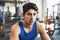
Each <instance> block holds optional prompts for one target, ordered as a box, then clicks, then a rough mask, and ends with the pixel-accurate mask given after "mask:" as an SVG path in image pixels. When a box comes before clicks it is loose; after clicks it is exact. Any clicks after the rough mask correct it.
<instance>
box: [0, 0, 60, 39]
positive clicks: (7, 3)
mask: <svg viewBox="0 0 60 40" xmlns="http://www.w3.org/2000/svg"><path fill="white" fill-rule="evenodd" d="M28 2H33V3H35V4H36V5H37V6H38V9H39V10H38V11H39V13H38V15H37V18H36V20H37V21H38V22H40V23H41V24H42V25H43V27H44V29H45V31H46V33H47V34H48V35H49V37H50V38H51V40H59V39H60V0H0V40H9V38H10V30H11V26H12V25H13V24H14V23H16V22H18V21H19V20H23V17H22V15H21V14H22V13H23V11H22V10H23V9H22V6H23V5H24V4H25V3H28ZM37 40H41V38H40V35H39V34H38V35H37Z"/></svg>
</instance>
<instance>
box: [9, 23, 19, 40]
mask: <svg viewBox="0 0 60 40" xmlns="http://www.w3.org/2000/svg"><path fill="white" fill-rule="evenodd" d="M10 40H19V29H18V26H17V25H16V24H15V25H13V26H12V28H11V34H10Z"/></svg>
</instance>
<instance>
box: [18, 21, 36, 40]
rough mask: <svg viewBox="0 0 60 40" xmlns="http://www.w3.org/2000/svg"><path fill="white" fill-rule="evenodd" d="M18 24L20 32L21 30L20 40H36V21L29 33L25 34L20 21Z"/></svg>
mask: <svg viewBox="0 0 60 40" xmlns="http://www.w3.org/2000/svg"><path fill="white" fill-rule="evenodd" d="M18 23H19V26H20V30H21V33H20V35H19V39H20V40H36V36H37V31H36V21H34V24H33V28H32V31H31V32H29V33H26V32H25V30H24V28H23V24H22V21H19V22H18Z"/></svg>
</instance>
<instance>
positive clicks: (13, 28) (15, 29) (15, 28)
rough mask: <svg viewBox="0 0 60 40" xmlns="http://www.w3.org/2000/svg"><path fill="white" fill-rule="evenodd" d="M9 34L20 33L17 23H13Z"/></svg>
mask: <svg viewBox="0 0 60 40" xmlns="http://www.w3.org/2000/svg"><path fill="white" fill-rule="evenodd" d="M11 33H16V34H17V33H18V34H19V33H20V27H19V25H18V22H17V23H15V24H14V25H12V27H11Z"/></svg>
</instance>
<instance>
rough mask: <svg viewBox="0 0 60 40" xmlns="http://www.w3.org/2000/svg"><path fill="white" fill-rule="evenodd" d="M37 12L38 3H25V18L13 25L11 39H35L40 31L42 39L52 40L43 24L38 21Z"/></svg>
mask: <svg viewBox="0 0 60 40" xmlns="http://www.w3.org/2000/svg"><path fill="white" fill-rule="evenodd" d="M37 13H38V8H37V6H36V4H34V3H26V4H25V5H23V17H24V20H22V21H19V22H17V23H15V24H14V25H13V26H12V28H11V35H10V40H35V38H36V36H37V34H38V33H39V34H40V36H41V39H42V40H50V38H49V36H48V35H47V34H46V32H45V31H44V28H43V27H42V25H41V24H40V23H38V22H36V15H37Z"/></svg>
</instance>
